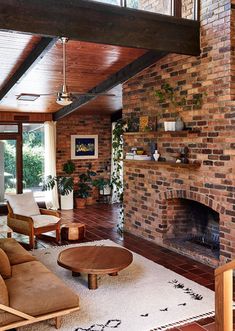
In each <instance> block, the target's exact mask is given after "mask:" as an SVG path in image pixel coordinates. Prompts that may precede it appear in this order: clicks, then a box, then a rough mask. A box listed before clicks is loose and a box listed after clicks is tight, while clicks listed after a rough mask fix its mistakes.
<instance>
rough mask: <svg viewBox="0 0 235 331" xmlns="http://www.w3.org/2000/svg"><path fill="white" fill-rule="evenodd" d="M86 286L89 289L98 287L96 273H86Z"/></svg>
mask: <svg viewBox="0 0 235 331" xmlns="http://www.w3.org/2000/svg"><path fill="white" fill-rule="evenodd" d="M88 288H89V290H96V289H97V288H98V282H97V275H91V274H88Z"/></svg>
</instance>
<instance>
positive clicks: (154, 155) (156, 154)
mask: <svg viewBox="0 0 235 331" xmlns="http://www.w3.org/2000/svg"><path fill="white" fill-rule="evenodd" d="M159 157H160V154H159V153H158V150H157V149H156V150H155V152H154V154H153V158H154V160H155V161H158V159H159Z"/></svg>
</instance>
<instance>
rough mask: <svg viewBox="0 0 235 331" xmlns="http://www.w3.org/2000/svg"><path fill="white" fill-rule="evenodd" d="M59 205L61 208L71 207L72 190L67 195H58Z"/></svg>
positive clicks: (67, 208) (68, 208)
mask: <svg viewBox="0 0 235 331" xmlns="http://www.w3.org/2000/svg"><path fill="white" fill-rule="evenodd" d="M60 207H61V209H62V210H71V209H73V191H72V192H70V193H69V194H67V195H61V196H60Z"/></svg>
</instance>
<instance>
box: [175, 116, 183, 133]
mask: <svg viewBox="0 0 235 331" xmlns="http://www.w3.org/2000/svg"><path fill="white" fill-rule="evenodd" d="M183 129H184V122H183V120H182V118H181V117H178V118H177V120H176V122H175V131H182V130H183Z"/></svg>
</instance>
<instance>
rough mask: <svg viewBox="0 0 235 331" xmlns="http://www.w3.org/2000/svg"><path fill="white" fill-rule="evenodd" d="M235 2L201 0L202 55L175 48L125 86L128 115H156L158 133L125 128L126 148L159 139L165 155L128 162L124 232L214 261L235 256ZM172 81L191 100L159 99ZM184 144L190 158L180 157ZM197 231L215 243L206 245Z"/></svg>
mask: <svg viewBox="0 0 235 331" xmlns="http://www.w3.org/2000/svg"><path fill="white" fill-rule="evenodd" d="M233 7H234V6H232V4H231V1H230V0H223V1H221V0H220V1H219V0H217V1H212V0H206V1H201V50H202V53H201V56H199V57H190V56H183V55H176V54H169V55H167V56H166V57H164V58H163V59H161V60H160V61H158V62H157V63H156V64H154V65H152V66H151V67H149V68H148V69H146V70H144V71H143V72H141V73H140V74H138V75H137V76H135V77H134V78H132V79H130V80H129V81H128V82H126V83H125V84H124V88H123V116H124V118H125V119H129V120H132V119H133V118H134V117H135V118H136V117H137V118H140V117H141V116H149V117H151V118H152V117H154V116H155V117H156V120H157V128H156V130H154V131H153V132H141V133H138V132H136V133H126V134H124V150H125V152H129V151H130V150H131V148H132V147H141V148H142V149H143V150H144V151H145V152H146V153H147V154H149V153H150V145H151V144H152V143H155V144H156V145H157V149H158V151H159V152H160V155H161V157H162V161H165V162H154V161H147V162H145V161H135V160H125V161H124V181H125V194H124V215H125V231H128V232H131V233H133V234H135V235H137V236H140V237H143V238H145V239H147V240H150V241H153V242H155V243H157V244H160V245H162V246H164V247H168V248H170V249H172V250H175V251H178V252H180V253H182V254H185V255H188V256H190V257H192V258H194V259H196V260H200V261H202V262H203V263H206V264H209V265H213V266H216V265H218V264H221V263H225V262H227V261H229V260H231V259H234V258H235V101H234V95H235V84H234V81H235V80H234V71H235V61H234V45H235V44H234V42H235V41H234V39H235V27H234V21H235V9H233ZM166 83H168V84H170V85H171V86H172V87H173V88H174V89H175V90H176V91H177V93H178V94H179V95H182V96H185V99H186V103H185V105H183V106H181V107H172V106H171V105H170V104H167V103H162V104H161V103H160V102H158V100H157V98H156V96H155V92H156V90H158V89H160V88H161V86H162V84H166ZM198 95H200V96H201V98H202V103H201V104H200V105H198V104H197V102H195V100H197V96H198ZM178 116H180V117H181V118H182V119H183V121H184V123H185V129H184V130H183V131H176V132H173V131H172V132H165V131H164V127H163V122H164V121H170V120H175V119H176V118H177V117H178ZM184 147H187V148H188V149H189V154H188V158H189V165H184V164H176V163H175V161H176V158H177V157H178V155H179V154H180V152H181V150H182V148H184ZM193 209H194V211H193ZM198 211H200V212H201V216H200V213H198ZM198 214H199V217H198V219H197V216H198ZM205 215H207V216H206V217H205ZM200 222H202V224H201V225H200ZM203 224H206V226H207V229H206V230H205V231H204V232H205V233H204V234H203V233H202V232H203V231H202V229H203ZM190 226H191V228H192V229H191V230H189V228H190ZM190 231H191V233H190ZM200 231H201V233H200ZM184 234H185V236H184ZM203 236H204V238H203ZM199 237H200V238H202V241H204V240H205V239H207V240H208V238H211V239H213V240H214V242H212V243H211V242H210V240H209V243H208V244H205V245H204V244H202V245H201V243H198V238H199ZM190 238H191V239H192V240H188V239H190ZM208 246H209V247H208Z"/></svg>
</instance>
